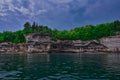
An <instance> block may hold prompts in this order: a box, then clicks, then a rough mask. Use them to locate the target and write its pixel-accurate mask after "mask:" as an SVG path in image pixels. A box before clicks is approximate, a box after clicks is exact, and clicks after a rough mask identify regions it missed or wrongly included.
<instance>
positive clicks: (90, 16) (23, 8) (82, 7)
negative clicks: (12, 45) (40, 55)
mask: <svg viewBox="0 0 120 80" xmlns="http://www.w3.org/2000/svg"><path fill="white" fill-rule="evenodd" d="M119 19H120V0H0V32H2V31H16V30H21V29H23V25H24V23H25V22H31V23H32V22H34V21H35V22H36V23H38V24H40V25H47V26H49V27H50V28H52V29H55V28H56V29H59V30H64V29H65V30H69V29H72V28H75V27H79V26H84V25H88V24H93V25H96V24H100V23H105V22H111V21H114V20H119Z"/></svg>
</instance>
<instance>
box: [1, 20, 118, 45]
mask: <svg viewBox="0 0 120 80" xmlns="http://www.w3.org/2000/svg"><path fill="white" fill-rule="evenodd" d="M117 31H120V21H119V20H116V21H114V22H110V23H104V24H99V25H95V26H94V25H86V26H82V27H76V28H74V29H71V30H62V31H60V30H57V29H50V28H49V27H47V26H43V25H38V24H36V23H35V22H33V24H30V23H29V22H26V23H25V24H24V29H23V30H18V31H16V32H11V31H4V32H3V33H0V42H12V43H23V42H25V41H26V40H25V36H24V35H25V34H28V33H35V32H39V33H49V34H51V36H52V37H53V39H55V40H57V39H61V40H78V39H80V40H98V39H100V38H102V37H107V36H112V35H115V33H116V32H117Z"/></svg>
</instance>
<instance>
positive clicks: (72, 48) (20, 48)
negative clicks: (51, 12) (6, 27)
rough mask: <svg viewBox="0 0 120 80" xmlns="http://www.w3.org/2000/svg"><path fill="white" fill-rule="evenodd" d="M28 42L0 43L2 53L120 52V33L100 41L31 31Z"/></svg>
mask: <svg viewBox="0 0 120 80" xmlns="http://www.w3.org/2000/svg"><path fill="white" fill-rule="evenodd" d="M25 38H26V43H19V44H14V43H10V42H4V43H0V53H59V52H62V53H68V52H69V53H87V52H92V53H93V52H108V53H112V52H116V53H119V52H120V34H117V35H116V36H110V37H106V38H102V39H100V40H99V42H98V41H96V40H91V41H81V40H57V41H54V40H53V39H52V37H51V36H50V35H49V34H47V33H43V34H41V33H30V34H27V35H26V36H25Z"/></svg>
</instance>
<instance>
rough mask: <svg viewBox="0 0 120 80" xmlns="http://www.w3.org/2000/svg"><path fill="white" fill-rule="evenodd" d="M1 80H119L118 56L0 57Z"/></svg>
mask: <svg viewBox="0 0 120 80" xmlns="http://www.w3.org/2000/svg"><path fill="white" fill-rule="evenodd" d="M0 80H120V54H76V53H74V54H73V53H66V54H63V53H59V54H26V55H25V54H24V55H18V54H14V55H13V54H6V55H5V54H0Z"/></svg>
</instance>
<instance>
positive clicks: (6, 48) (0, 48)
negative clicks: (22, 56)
mask: <svg viewBox="0 0 120 80" xmlns="http://www.w3.org/2000/svg"><path fill="white" fill-rule="evenodd" d="M0 52H2V53H4V52H5V53H7V52H8V53H10V52H11V53H12V52H17V53H21V52H26V45H25V44H24V43H19V44H14V43H7V42H4V43H0Z"/></svg>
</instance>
